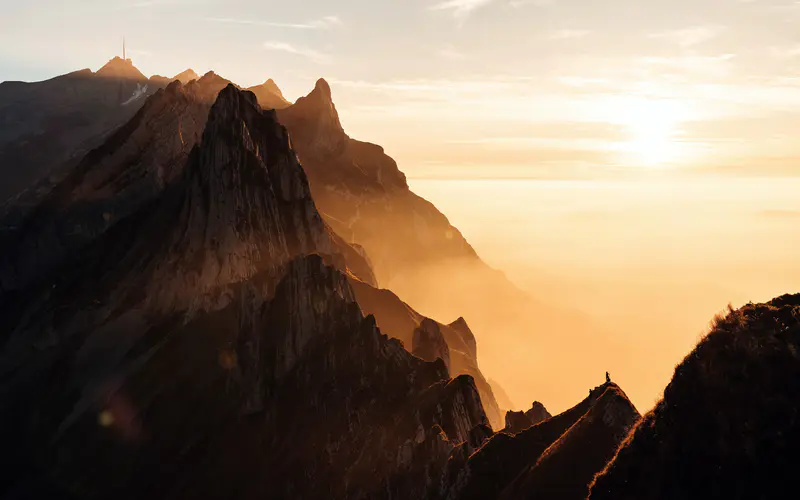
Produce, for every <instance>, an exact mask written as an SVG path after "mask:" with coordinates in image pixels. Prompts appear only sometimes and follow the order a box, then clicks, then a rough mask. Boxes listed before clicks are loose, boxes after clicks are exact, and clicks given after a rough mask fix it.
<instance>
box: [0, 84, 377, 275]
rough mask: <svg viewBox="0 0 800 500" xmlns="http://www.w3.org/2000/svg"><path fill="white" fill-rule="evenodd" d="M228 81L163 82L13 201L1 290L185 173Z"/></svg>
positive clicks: (44, 267)
mask: <svg viewBox="0 0 800 500" xmlns="http://www.w3.org/2000/svg"><path fill="white" fill-rule="evenodd" d="M227 85H229V83H228V82H227V80H225V79H223V78H220V77H218V76H217V75H215V74H213V73H208V74H206V75H205V76H203V78H200V79H199V80H194V81H192V82H191V83H189V84H188V85H182V84H181V83H180V82H179V81H175V82H173V83H171V84H170V85H169V86H168V87H167V88H166V89H164V90H161V89H159V90H158V91H156V93H155V94H154V95H153V96H152V98H150V99H147V100H146V102H145V104H144V105H143V106H142V107H141V108H140V109H139V111H138V112H137V114H136V115H135V116H134V117H133V118H132V119H131V120H130V121H129V122H128V123H126V124H125V125H124V126H123V127H120V128H119V129H117V130H116V131H115V132H114V134H112V135H111V136H110V137H109V139H108V140H107V141H106V142H105V143H103V144H102V145H101V146H100V147H98V148H96V149H94V150H92V151H90V152H89V153H88V154H87V155H86V156H85V157H84V159H83V160H82V161H80V162H79V163H78V164H77V166H75V167H73V168H71V169H69V170H68V172H67V173H66V175H65V176H64V178H63V179H61V180H60V181H59V182H57V183H54V185H53V186H51V187H49V188H48V189H42V190H41V194H39V195H38V196H31V197H30V200H29V202H28V204H22V205H20V204H18V205H12V206H11V207H10V208H9V209H8V210H7V213H6V214H5V216H4V217H3V219H2V220H3V227H2V228H0V242H1V243H2V244H3V246H4V248H6V249H7V251H6V252H5V253H4V254H3V256H2V257H0V290H5V291H10V290H16V289H19V288H23V287H25V286H27V285H29V284H31V283H33V282H34V281H35V280H36V279H38V278H40V277H41V276H42V275H44V274H46V273H47V272H50V271H52V270H53V268H54V267H55V266H57V265H59V264H61V263H63V262H64V260H65V259H66V258H68V257H69V256H70V255H71V254H74V253H75V252H77V251H79V250H80V249H81V248H82V247H83V246H85V245H86V244H88V243H89V242H91V241H93V240H94V239H95V238H97V236H98V235H100V234H102V233H103V232H105V231H106V230H108V229H109V228H110V227H112V226H113V225H115V224H116V223H117V221H118V220H120V219H124V218H125V217H127V216H128V215H131V214H133V213H135V212H136V211H138V210H139V209H140V208H141V207H143V206H144V205H146V204H148V203H149V202H151V201H152V200H153V199H154V198H156V197H157V196H158V195H159V194H160V193H161V192H162V191H163V190H164V189H166V187H167V186H168V185H170V184H171V183H172V182H174V181H175V179H177V178H178V177H180V176H181V175H182V173H183V169H184V166H185V164H186V161H187V158H188V155H189V152H190V151H191V150H192V148H193V147H194V146H195V145H196V144H197V143H198V142H199V140H200V136H201V134H202V131H203V129H204V128H205V126H206V119H207V117H208V112H209V109H210V105H211V104H210V103H212V102H213V99H216V96H217V95H218V93H219V91H220V90H221V89H222V88H224V87H225V86H227ZM29 205H30V206H29ZM333 238H334V239H336V241H337V244H338V245H339V246H340V247H341V248H342V249H343V250H342V251H343V253H346V254H347V255H348V257H349V260H350V261H351V262H352V263H354V264H353V269H354V271H355V272H356V274H358V275H359V276H360V277H362V278H363V279H365V280H366V281H367V282H373V281H374V276H372V272H371V270H370V269H369V265H367V264H366V262H365V261H364V260H363V258H362V257H361V256H360V255H358V254H356V253H355V252H352V250H351V249H350V248H349V247H348V248H344V247H346V246H347V245H345V244H344V242H342V241H341V239H340V238H339V237H338V236H336V235H333ZM356 261H361V262H358V263H356Z"/></svg>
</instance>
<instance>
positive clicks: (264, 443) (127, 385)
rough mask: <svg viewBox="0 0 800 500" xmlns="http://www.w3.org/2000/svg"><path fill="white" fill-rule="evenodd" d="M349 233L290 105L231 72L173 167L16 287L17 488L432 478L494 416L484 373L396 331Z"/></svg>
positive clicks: (6, 343)
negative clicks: (45, 272) (307, 157)
mask: <svg viewBox="0 0 800 500" xmlns="http://www.w3.org/2000/svg"><path fill="white" fill-rule="evenodd" d="M335 250H336V248H335V243H334V240H333V239H332V238H331V235H330V232H329V230H328V229H327V227H326V225H325V224H324V222H323V221H322V219H321V218H320V216H319V214H318V213H317V212H316V210H315V207H314V202H313V200H312V199H311V197H310V192H309V188H308V184H307V182H306V180H305V175H304V174H303V170H302V168H301V167H300V165H299V164H298V163H297V159H296V158H295V156H294V155H293V154H292V153H291V149H290V148H289V139H288V136H287V134H286V132H285V130H284V129H283V128H282V127H281V126H280V125H278V123H277V122H276V120H275V116H274V113H273V112H264V111H261V110H260V108H259V107H258V106H257V104H256V102H255V96H254V95H253V94H251V93H247V92H242V91H240V90H238V89H236V88H234V87H233V86H229V87H227V88H225V89H224V90H223V91H222V92H221V93H220V95H219V97H218V99H217V101H216V103H215V104H214V106H213V108H212V109H211V112H210V115H209V118H208V122H207V124H206V126H205V129H204V132H203V134H202V139H201V141H200V144H199V145H198V146H197V147H196V148H195V149H194V150H193V151H192V152H191V154H190V155H189V158H188V160H187V164H186V167H185V168H184V169H183V171H182V172H181V174H180V176H179V177H178V178H176V180H175V181H174V183H172V184H170V185H169V186H167V187H166V188H165V189H164V190H163V191H162V192H161V193H160V194H159V195H158V196H156V197H155V199H154V200H153V201H152V202H151V203H149V204H146V205H145V206H143V207H142V208H141V209H140V210H138V211H136V212H135V213H133V214H131V215H129V216H128V217H126V218H124V219H123V220H121V221H120V222H119V223H118V224H116V225H114V226H113V227H111V228H109V229H108V230H107V231H105V232H103V233H102V234H101V235H99V236H98V237H97V238H96V240H95V241H93V242H91V243H90V244H88V245H87V246H86V247H85V248H84V249H83V250H82V251H81V252H79V255H77V256H75V258H74V259H71V260H70V261H69V262H68V263H67V264H65V265H64V266H61V267H60V268H59V270H58V271H57V272H56V273H53V274H52V275H51V276H48V277H46V278H45V279H44V281H43V282H42V284H41V285H40V286H33V287H29V288H28V289H25V290H21V291H20V292H19V295H17V296H14V297H11V298H10V300H3V301H2V309H0V324H1V325H3V329H2V331H3V332H7V333H4V334H3V336H2V337H0V342H2V350H0V374H2V377H0V380H1V382H0V401H2V403H3V411H1V412H0V415H2V416H0V437H2V439H3V442H4V443H6V444H7V445H6V449H5V451H4V452H5V453H7V456H8V457H9V459H10V463H11V464H12V469H11V470H7V471H6V472H9V473H10V474H8V475H6V476H4V480H3V483H2V484H1V485H0V492H2V493H3V494H10V493H12V492H13V493H14V494H16V495H22V496H24V495H28V496H31V495H33V496H36V495H41V494H42V493H43V492H56V493H57V494H59V495H60V496H62V497H66V496H69V495H74V496H78V497H80V498H110V497H114V498H143V497H148V498H197V497H198V496H199V497H203V498H231V497H237V498H264V497H273V498H431V497H432V496H431V495H433V493H434V492H436V491H438V487H439V483H440V478H441V474H442V471H443V470H444V468H445V466H446V463H447V460H448V457H449V456H450V454H451V453H452V452H453V450H454V449H456V448H458V447H459V446H461V445H462V443H467V445H468V446H471V447H473V448H475V447H477V446H479V445H480V443H481V442H482V441H483V439H485V437H486V435H487V434H488V433H489V432H490V431H488V430H487V429H488V427H487V424H488V421H487V419H486V415H485V413H484V410H483V408H482V405H481V401H480V396H479V394H478V390H477V388H476V386H475V383H474V381H473V379H472V378H471V377H469V376H461V377H457V378H455V379H450V378H449V376H448V373H447V369H446V367H445V365H444V363H443V362H442V361H434V362H426V361H423V360H421V359H419V358H417V357H415V356H412V355H411V354H409V353H408V352H407V351H406V350H405V349H404V348H403V346H402V344H401V343H400V342H399V341H397V340H392V339H389V338H388V337H387V336H386V335H383V334H381V333H380V331H379V330H378V329H377V327H376V325H375V321H374V319H372V318H371V317H367V318H365V317H364V316H363V315H362V313H361V311H360V308H359V306H358V304H357V302H356V300H355V294H354V292H353V290H352V288H351V286H350V284H349V280H352V279H353V278H352V276H350V277H349V278H348V274H347V273H348V268H347V266H346V263H343V261H342V258H341V257H338V256H337V255H336V253H335ZM312 252H313V253H320V254H324V255H311V256H308V255H307V254H308V253H312ZM331 264H332V265H331ZM337 267H338V268H339V269H337ZM10 409H13V411H10Z"/></svg>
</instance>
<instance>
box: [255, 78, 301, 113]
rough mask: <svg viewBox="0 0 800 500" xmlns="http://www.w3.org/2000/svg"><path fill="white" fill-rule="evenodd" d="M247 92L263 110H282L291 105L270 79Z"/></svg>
mask: <svg viewBox="0 0 800 500" xmlns="http://www.w3.org/2000/svg"><path fill="white" fill-rule="evenodd" d="M247 90H249V91H250V92H252V93H254V94H255V95H256V98H257V99H258V103H259V104H260V105H261V107H262V108H264V109H284V108H287V107H289V106H291V104H292V103H290V102H289V101H287V100H286V98H285V97H283V92H281V89H280V88H279V87H278V85H277V84H276V83H275V81H274V80H273V79H272V78H270V79H268V80H267V81H266V82H264V83H262V84H261V85H256V86H254V87H249V88H248V89H247Z"/></svg>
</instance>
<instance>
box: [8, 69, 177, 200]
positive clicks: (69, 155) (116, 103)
mask: <svg viewBox="0 0 800 500" xmlns="http://www.w3.org/2000/svg"><path fill="white" fill-rule="evenodd" d="M160 86H163V85H160ZM157 87H159V85H157V84H154V83H153V82H150V81H149V80H148V79H147V78H146V77H145V76H144V75H142V73H141V72H140V71H139V70H138V69H136V68H135V67H134V66H133V64H132V63H131V62H130V60H123V59H121V58H119V57H115V58H114V59H112V60H110V61H109V62H108V63H107V64H106V65H105V66H103V67H102V68H100V69H99V70H98V71H97V72H96V73H93V72H92V71H90V70H88V69H85V70H81V71H76V72H74V73H69V74H67V75H63V76H59V77H56V78H53V79H51V80H47V81H43V82H37V83H23V82H3V83H0V176H2V179H3V182H2V187H0V203H2V202H3V201H5V200H6V199H8V198H10V197H12V196H14V195H16V194H18V193H19V192H21V191H22V190H23V189H26V188H28V187H29V186H31V185H32V184H33V183H34V182H35V181H38V180H39V179H40V178H42V177H43V176H46V175H51V174H53V175H57V174H58V173H59V172H58V171H54V169H56V167H60V166H62V165H63V164H65V163H69V162H70V160H75V159H76V158H80V157H82V156H83V155H84V154H85V153H86V152H87V151H88V150H90V149H91V148H93V147H95V146H97V145H99V144H100V143H101V142H102V141H103V140H104V139H105V137H107V136H108V135H109V134H110V133H111V132H113V130H114V129H115V128H116V127H118V126H119V125H121V124H122V123H125V122H126V121H127V120H129V119H130V118H131V117H132V116H133V115H134V114H135V113H136V112H137V111H138V109H139V106H141V104H142V103H144V100H145V99H144V98H145V97H146V96H148V95H151V94H153V93H154V92H155V91H156V90H157Z"/></svg>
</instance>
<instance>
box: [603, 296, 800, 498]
mask: <svg viewBox="0 0 800 500" xmlns="http://www.w3.org/2000/svg"><path fill="white" fill-rule="evenodd" d="M798 352H800V295H786V296H783V297H779V298H776V299H774V300H772V301H771V302H768V303H766V304H749V305H746V306H744V307H742V308H741V309H739V310H736V311H729V313H728V314H727V316H725V317H718V318H717V319H716V320H715V322H714V325H713V327H712V329H711V332H710V333H709V334H708V336H707V337H706V338H704V339H703V340H702V341H700V343H699V344H698V345H697V348H695V350H694V351H692V352H691V353H690V354H689V355H688V356H687V357H686V359H684V360H683V362H681V363H680V364H679V365H678V366H677V368H676V369H675V375H674V376H673V378H672V381H671V382H670V384H669V385H668V386H667V388H666V390H665V391H664V399H663V400H662V401H661V402H659V403H658V404H657V405H656V407H655V408H654V409H653V411H652V412H650V413H648V414H647V415H646V416H645V417H644V418H643V419H642V421H641V422H640V424H639V425H638V426H637V427H636V429H635V430H634V432H632V433H631V434H630V436H629V437H628V439H627V440H626V441H625V443H624V445H623V446H622V447H621V448H620V450H619V452H618V454H617V455H616V458H615V459H614V460H613V461H612V462H611V463H610V464H609V465H608V467H607V468H606V470H605V471H604V472H603V473H602V474H600V475H599V476H598V477H597V478H596V480H595V483H594V485H593V486H592V492H591V498H592V499H595V500H602V499H614V500H626V499H631V500H632V499H641V498H648V499H654V500H656V499H678V498H680V499H694V498H726V499H737V498H740V499H745V498H788V497H791V496H792V495H793V492H794V491H795V490H796V489H797V486H796V481H795V480H794V471H795V469H796V465H797V460H796V459H795V457H796V454H797V449H798V446H800V427H799V426H798V425H797V419H798V414H800V403H799V402H800V362H799V361H798Z"/></svg>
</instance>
